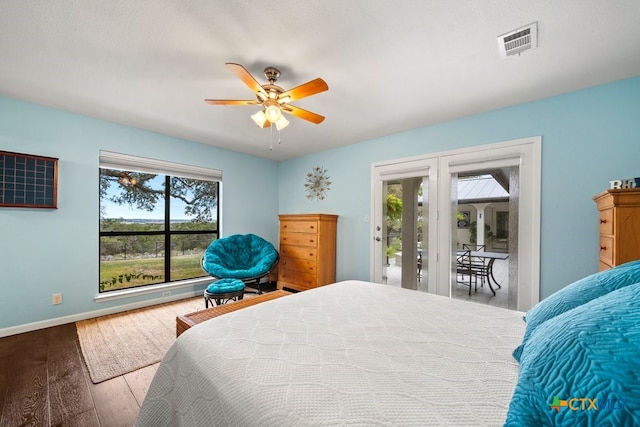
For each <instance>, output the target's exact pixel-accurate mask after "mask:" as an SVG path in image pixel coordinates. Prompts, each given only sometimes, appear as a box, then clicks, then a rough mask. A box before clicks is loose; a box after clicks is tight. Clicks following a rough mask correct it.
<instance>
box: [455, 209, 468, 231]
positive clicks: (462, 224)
mask: <svg viewBox="0 0 640 427" xmlns="http://www.w3.org/2000/svg"><path fill="white" fill-rule="evenodd" d="M470 217H471V212H470V211H458V215H457V219H458V228H469V223H470V222H471V221H470V220H469V218H470Z"/></svg>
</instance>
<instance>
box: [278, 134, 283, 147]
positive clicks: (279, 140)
mask: <svg viewBox="0 0 640 427" xmlns="http://www.w3.org/2000/svg"><path fill="white" fill-rule="evenodd" d="M280 144H282V140H281V139H280V131H278V145H280Z"/></svg>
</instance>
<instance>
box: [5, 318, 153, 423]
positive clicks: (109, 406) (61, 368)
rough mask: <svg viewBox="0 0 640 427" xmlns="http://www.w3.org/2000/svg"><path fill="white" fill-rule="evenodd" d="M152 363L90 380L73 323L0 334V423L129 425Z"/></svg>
mask: <svg viewBox="0 0 640 427" xmlns="http://www.w3.org/2000/svg"><path fill="white" fill-rule="evenodd" d="M156 369H157V365H153V366H149V367H146V368H143V369H140V370H138V371H135V372H131V373H129V374H126V375H123V376H121V377H117V378H114V379H111V380H108V381H105V382H102V383H100V384H93V383H92V382H91V379H90V378H89V371H88V370H87V367H86V364H85V363H84V359H83V357H82V354H81V351H80V343H79V341H78V335H77V332H76V326H75V323H70V324H66V325H62V326H56V327H53V328H47V329H42V330H39V331H33V332H28V333H24V334H19V335H14V336H10V337H5V338H0V410H1V413H0V426H1V427H5V426H6V427H11V426H82V427H92V426H102V427H112V426H132V425H133V424H134V423H135V420H136V417H137V416H138V411H139V410H140V405H141V404H142V401H143V400H144V396H145V395H146V393H147V390H148V387H149V384H150V383H151V379H152V378H153V375H154V374H155V371H156Z"/></svg>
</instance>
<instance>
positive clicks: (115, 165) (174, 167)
mask: <svg viewBox="0 0 640 427" xmlns="http://www.w3.org/2000/svg"><path fill="white" fill-rule="evenodd" d="M99 165H100V166H99V167H100V168H107V169H121V170H127V171H132V172H144V173H153V174H162V175H169V176H179V177H181V178H191V179H200V180H206V181H216V182H219V183H220V186H219V191H218V203H220V200H221V199H222V171H220V170H217V169H209V168H203V167H199V166H191V165H185V164H182V163H175V162H167V161H164V160H157V159H151V158H147V157H139V156H133V155H129V154H123V153H115V152H112V151H102V150H101V151H100V160H99ZM218 215H219V218H220V222H222V219H221V217H222V211H221V210H220V211H219V212H218ZM218 235H222V231H221V227H220V224H218ZM212 280H213V278H212V277H199V278H195V279H187V280H182V281H178V282H165V283H158V284H156V285H147V286H142V287H136V288H130V289H122V290H119V291H109V292H104V293H98V295H96V296H95V297H94V301H95V302H108V301H113V300H118V299H123V298H130V297H134V296H140V295H146V294H152V293H157V292H162V295H163V296H168V295H169V294H171V291H172V290H175V289H180V288H184V287H188V286H198V285H206V284H208V283H211V281H212Z"/></svg>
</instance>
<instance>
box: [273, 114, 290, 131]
mask: <svg viewBox="0 0 640 427" xmlns="http://www.w3.org/2000/svg"><path fill="white" fill-rule="evenodd" d="M287 126H289V120H287V119H285V118H284V116H280V118H279V119H278V121H277V122H276V129H278V130H282V129H284V128H286V127H287Z"/></svg>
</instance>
